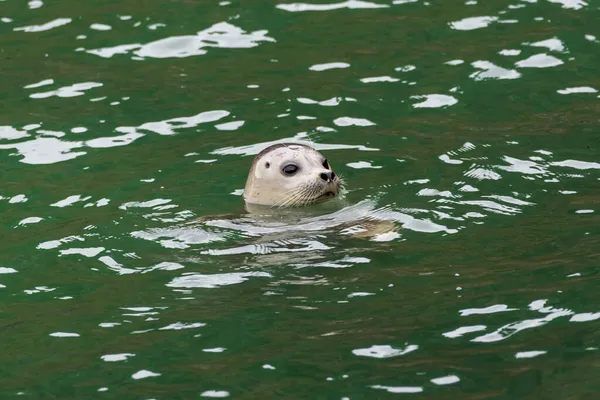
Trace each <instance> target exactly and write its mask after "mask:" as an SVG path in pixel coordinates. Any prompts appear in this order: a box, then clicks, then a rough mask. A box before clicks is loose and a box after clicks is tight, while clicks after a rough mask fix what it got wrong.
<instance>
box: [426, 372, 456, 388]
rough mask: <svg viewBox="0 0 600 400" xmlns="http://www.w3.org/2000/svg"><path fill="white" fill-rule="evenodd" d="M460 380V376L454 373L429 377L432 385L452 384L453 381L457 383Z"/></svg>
mask: <svg viewBox="0 0 600 400" xmlns="http://www.w3.org/2000/svg"><path fill="white" fill-rule="evenodd" d="M458 382H460V378H459V377H458V376H456V375H447V376H440V377H439V378H433V379H431V383H433V384H434V385H439V386H442V385H452V384H454V383H458Z"/></svg>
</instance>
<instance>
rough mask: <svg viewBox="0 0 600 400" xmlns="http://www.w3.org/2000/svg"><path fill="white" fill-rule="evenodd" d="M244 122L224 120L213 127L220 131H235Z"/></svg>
mask: <svg viewBox="0 0 600 400" xmlns="http://www.w3.org/2000/svg"><path fill="white" fill-rule="evenodd" d="M244 122H245V121H233V122H226V123H224V124H219V125H215V128H217V129H218V130H220V131H235V130H237V129H239V128H240V127H241V126H242V125H244Z"/></svg>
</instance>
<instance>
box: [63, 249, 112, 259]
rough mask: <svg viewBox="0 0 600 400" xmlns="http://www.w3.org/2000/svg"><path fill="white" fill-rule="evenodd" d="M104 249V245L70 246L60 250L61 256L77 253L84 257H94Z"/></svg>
mask: <svg viewBox="0 0 600 400" xmlns="http://www.w3.org/2000/svg"><path fill="white" fill-rule="evenodd" d="M103 251H104V247H87V248H72V249H65V250H60V251H59V252H60V255H61V256H63V255H64V256H66V255H72V254H78V255H81V256H84V257H96V256H97V255H98V254H100V253H102V252H103Z"/></svg>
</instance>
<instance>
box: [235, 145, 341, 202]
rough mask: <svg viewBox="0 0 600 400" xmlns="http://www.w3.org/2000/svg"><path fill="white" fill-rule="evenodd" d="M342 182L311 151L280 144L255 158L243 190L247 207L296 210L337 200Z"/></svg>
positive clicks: (324, 160)
mask: <svg viewBox="0 0 600 400" xmlns="http://www.w3.org/2000/svg"><path fill="white" fill-rule="evenodd" d="M342 186H343V181H342V179H341V178H340V177H339V176H337V175H336V174H335V172H333V169H332V168H331V165H330V164H329V162H328V161H327V159H326V158H325V157H324V156H323V155H322V154H321V153H319V152H318V151H317V150H315V149H313V148H312V147H309V146H306V145H303V144H296V143H280V144H275V145H272V146H269V147H267V148H266V149H264V150H263V151H261V152H260V153H258V154H257V155H256V157H255V158H254V161H253V162H252V166H251V168H250V172H249V174H248V179H247V180H246V187H245V188H244V201H245V202H246V204H247V205H258V206H270V207H278V208H282V207H299V206H305V205H308V204H314V203H319V202H322V201H325V200H328V199H331V198H334V197H337V196H338V195H339V193H340V190H341V189H342Z"/></svg>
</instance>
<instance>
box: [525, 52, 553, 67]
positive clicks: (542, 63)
mask: <svg viewBox="0 0 600 400" xmlns="http://www.w3.org/2000/svg"><path fill="white" fill-rule="evenodd" d="M561 64H564V62H563V61H562V60H559V59H558V58H556V57H554V56H550V55H548V54H546V53H542V54H536V55H533V56H531V57H529V58H526V59H524V60H521V61H517V63H516V64H515V65H516V66H517V67H520V68H550V67H556V66H558V65H561Z"/></svg>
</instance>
